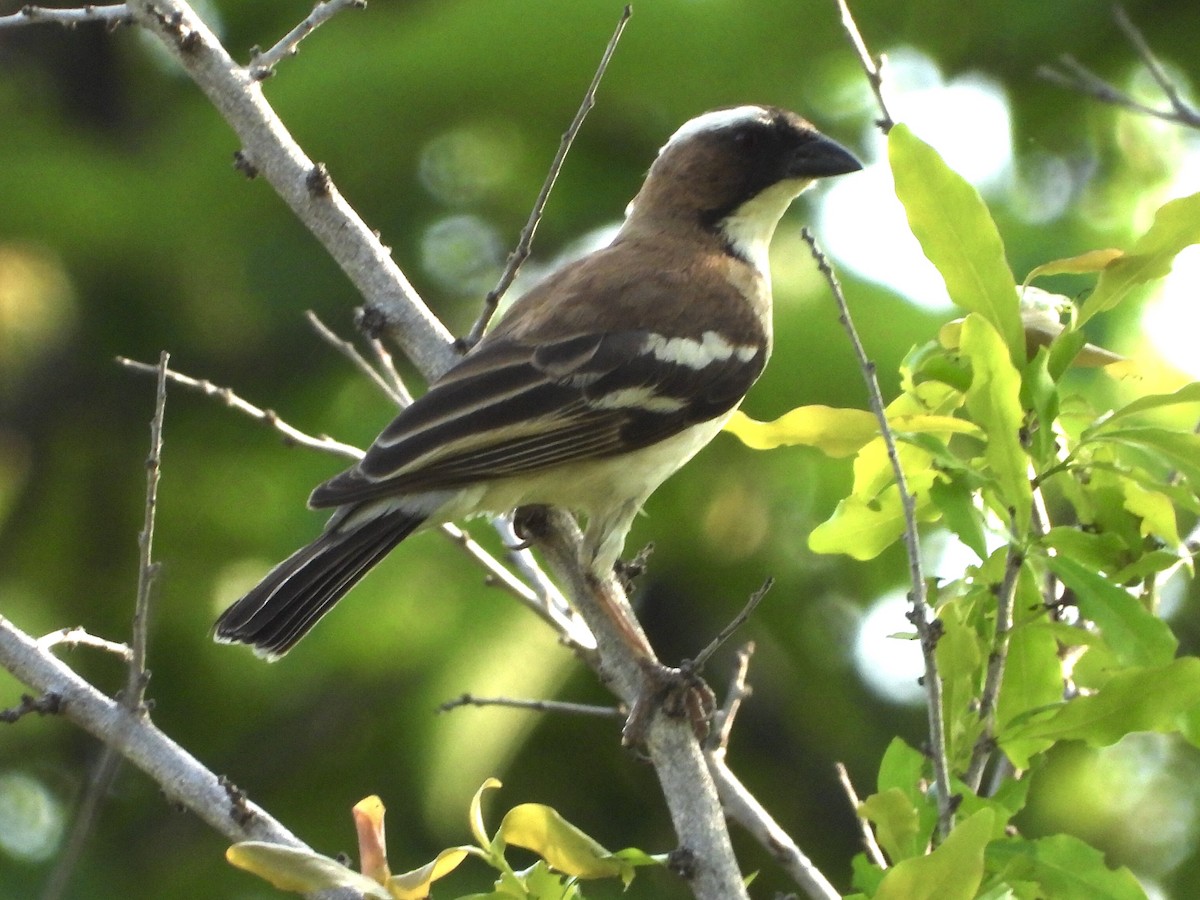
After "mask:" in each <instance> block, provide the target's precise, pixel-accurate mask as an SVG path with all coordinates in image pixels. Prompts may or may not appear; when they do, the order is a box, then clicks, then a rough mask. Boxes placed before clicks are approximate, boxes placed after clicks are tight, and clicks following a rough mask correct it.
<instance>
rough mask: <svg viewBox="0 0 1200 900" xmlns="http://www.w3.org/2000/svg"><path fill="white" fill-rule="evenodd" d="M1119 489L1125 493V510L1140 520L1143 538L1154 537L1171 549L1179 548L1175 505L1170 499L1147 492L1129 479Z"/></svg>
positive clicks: (1156, 492)
mask: <svg viewBox="0 0 1200 900" xmlns="http://www.w3.org/2000/svg"><path fill="white" fill-rule="evenodd" d="M1121 489H1122V490H1123V491H1124V492H1125V508H1126V509H1127V510H1129V511H1130V512H1131V513H1133V515H1135V516H1137V517H1138V518H1139V519H1141V520H1142V524H1141V532H1142V536H1143V537H1150V536H1151V535H1154V536H1156V537H1159V538H1161V539H1162V540H1163V541H1165V542H1166V543H1167V544H1168V545H1169V546H1171V547H1177V546H1179V544H1180V540H1179V528H1178V526H1177V523H1176V521H1175V504H1173V503H1172V502H1171V498H1170V497H1168V496H1167V495H1166V494H1164V493H1162V492H1161V491H1150V490H1147V489H1146V488H1144V487H1142V486H1141V485H1140V484H1138V483H1137V482H1136V481H1134V480H1133V479H1130V478H1126V479H1124V480H1123V481H1122V482H1121Z"/></svg>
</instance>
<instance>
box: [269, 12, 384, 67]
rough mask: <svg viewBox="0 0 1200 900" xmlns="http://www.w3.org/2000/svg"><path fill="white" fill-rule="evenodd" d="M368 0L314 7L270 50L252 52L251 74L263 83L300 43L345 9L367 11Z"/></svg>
mask: <svg viewBox="0 0 1200 900" xmlns="http://www.w3.org/2000/svg"><path fill="white" fill-rule="evenodd" d="M366 8H367V0H325V2H323V3H318V4H317V5H316V6H315V7H313V11H312V12H311V13H309V14H308V16H307V17H306V18H305V19H304V21H303V22H301V23H300V24H299V25H297V26H296V27H295V28H293V29H292V30H291V31H289V32H288V33H287V34H285V35H284V36H283V37H282V38H280V40H279V43H277V44H276V45H275V46H274V47H272V48H271V49H270V50H267V51H266V52H265V53H264V52H260V51H259V49H258V48H257V47H255V48H254V49H253V50H251V51H250V65H249V69H250V74H251V75H252V76H253V77H254V78H256V79H258V80H259V81H262V80H263V79H264V78H269V77H270V76H272V75H274V74H275V67H276V66H277V65H279V63H281V62H283V61H284V60H285V59H287V58H288V57H291V56H295V55H296V53H297V52H298V51H299V49H300V42H301V41H302V40H304V39H305V38H306V37H308V36H309V35H310V34H312V33H313V32H314V31H316V30H317V29H318V28H319V27H321V26H322V25H324V24H325V23H326V22H328V21H329V20H330V19H332V18H333V17H334V16H336V15H337V14H338V13H340V12H341V11H342V10H343V9H366Z"/></svg>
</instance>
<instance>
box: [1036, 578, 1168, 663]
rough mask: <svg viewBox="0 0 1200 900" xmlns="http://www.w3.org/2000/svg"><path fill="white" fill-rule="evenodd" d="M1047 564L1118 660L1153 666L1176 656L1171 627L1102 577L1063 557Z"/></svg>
mask: <svg viewBox="0 0 1200 900" xmlns="http://www.w3.org/2000/svg"><path fill="white" fill-rule="evenodd" d="M1047 565H1048V566H1049V567H1050V571H1052V572H1053V573H1054V574H1055V575H1057V576H1058V577H1059V578H1061V579H1062V582H1063V584H1065V585H1066V586H1067V587H1069V588H1070V589H1071V590H1072V591H1073V592H1074V593H1075V602H1076V604H1077V605H1078V607H1079V612H1080V613H1081V614H1082V615H1083V617H1084V618H1086V619H1089V620H1090V621H1092V622H1095V623H1096V625H1098V626H1099V628H1100V633H1101V634H1102V635H1103V636H1104V641H1105V643H1106V644H1108V646H1109V647H1111V648H1112V651H1113V653H1114V654H1116V657H1117V659H1118V660H1120V661H1121V662H1122V663H1123V664H1125V665H1129V666H1153V665H1159V664H1161V663H1164V662H1167V661H1169V660H1170V659H1171V658H1172V657H1174V656H1175V649H1176V648H1177V647H1178V646H1179V642H1178V641H1177V640H1176V639H1175V635H1173V634H1172V633H1171V629H1170V627H1169V626H1168V625H1167V623H1166V622H1164V621H1163V620H1162V619H1160V618H1158V617H1157V616H1155V615H1154V614H1153V613H1151V612H1150V611H1149V610H1148V609H1146V607H1145V606H1143V605H1142V604H1141V603H1140V602H1138V600H1137V599H1136V598H1134V597H1132V596H1130V594H1129V593H1128V592H1127V591H1125V590H1123V589H1122V588H1119V587H1117V586H1116V585H1115V584H1113V583H1112V582H1111V581H1109V580H1108V579H1107V578H1105V577H1104V576H1103V575H1100V574H1098V573H1096V572H1094V571H1092V570H1091V569H1089V568H1087V567H1086V566H1084V565H1081V564H1080V563H1078V562H1076V561H1075V560H1074V559H1071V558H1069V557H1066V556H1052V557H1049V558H1048V559H1047Z"/></svg>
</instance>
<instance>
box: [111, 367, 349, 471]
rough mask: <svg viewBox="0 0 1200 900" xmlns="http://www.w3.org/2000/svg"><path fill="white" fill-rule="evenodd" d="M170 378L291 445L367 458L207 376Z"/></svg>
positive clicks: (174, 374)
mask: <svg viewBox="0 0 1200 900" xmlns="http://www.w3.org/2000/svg"><path fill="white" fill-rule="evenodd" d="M117 363H118V364H119V365H122V366H124V367H125V368H127V369H132V370H133V371H135V372H154V371H156V370H157V367H156V366H152V365H149V364H148V363H143V362H138V361H137V360H133V359H128V358H126V357H124V356H118V357H117ZM167 379H168V380H170V381H171V382H173V383H174V384H178V385H182V386H183V387H186V388H191V389H192V390H196V391H199V392H200V393H202V394H203V395H204V396H205V397H211V398H214V399H216V400H220V401H221V402H222V403H224V404H225V405H226V406H228V407H229V408H230V409H236V410H237V411H238V412H241V413H245V414H246V415H248V416H249V417H250V418H252V419H255V420H257V421H259V422H261V423H262V424H264V425H267V426H268V427H270V428H273V429H275V430H276V431H278V432H279V433H280V434H282V435H283V437H284V439H285V440H286V441H287V442H288V443H289V444H295V445H297V446H300V447H308V448H309V449H311V450H321V451H323V452H325V453H332V454H333V455H335V456H341V457H343V458H345V459H352V460H355V461H357V460H360V459H362V457H363V452H362V451H361V450H359V449H358V448H357V447H354V446H351V445H350V444H343V443H342V442H341V441H335V440H334V439H333V438H331V437H328V436H326V435H320V436H319V437H314V436H312V435H310V434H306V433H305V432H303V431H300V430H299V429H298V428H293V427H292V426H291V425H289V424H288V423H287V422H285V421H283V420H282V419H280V418H279V416H277V415H276V414H275V412H274V410H270V409H260V408H259V407H257V406H255V405H254V404H253V403H249V402H248V401H246V400H243V399H242V398H241V397H239V396H238V395H237V394H235V393H234V392H233V391H232V390H231V389H230V388H227V387H220V386H218V385H215V384H213V383H212V382H211V381H208V380H207V379H198V378H192V377H191V376H189V375H184V374H182V373H181V372H176V371H175V370H174V369H170V370H168V371H167Z"/></svg>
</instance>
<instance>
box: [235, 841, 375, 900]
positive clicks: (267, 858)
mask: <svg viewBox="0 0 1200 900" xmlns="http://www.w3.org/2000/svg"><path fill="white" fill-rule="evenodd" d="M225 858H226V859H227V860H229V862H230V863H232V864H233V865H235V866H237V867H238V868H239V869H244V870H245V871H247V872H250V873H252V874H254V875H257V876H258V877H259V878H262V879H263V880H264V881H267V882H269V883H270V884H272V885H274V886H275V887H276V888H278V889H279V890H281V891H291V892H293V893H296V894H308V893H316V892H317V891H322V890H328V889H330V888H338V887H349V888H353V889H354V890H356V891H358V892H360V893H361V894H363V895H364V896H367V897H376V898H379V900H391V895H390V894H389V893H388V892H387V891H386V890H385V889H384V887H383V885H381V884H380V883H379V882H377V881H374V880H372V879H370V878H368V877H367V876H365V875H360V874H359V873H358V872H355V871H354V870H353V869H348V868H346V867H345V866H343V865H342V864H341V863H339V862H338V861H337V860H333V859H330V858H329V857H328V856H321V855H320V854H319V853H314V852H313V851H311V850H298V849H296V848H295V847H284V846H281V845H279V844H268V843H264V842H262V841H243V842H241V843H238V844H234V845H233V846H232V847H230V848H229V849H228V850H226V851H225Z"/></svg>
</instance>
